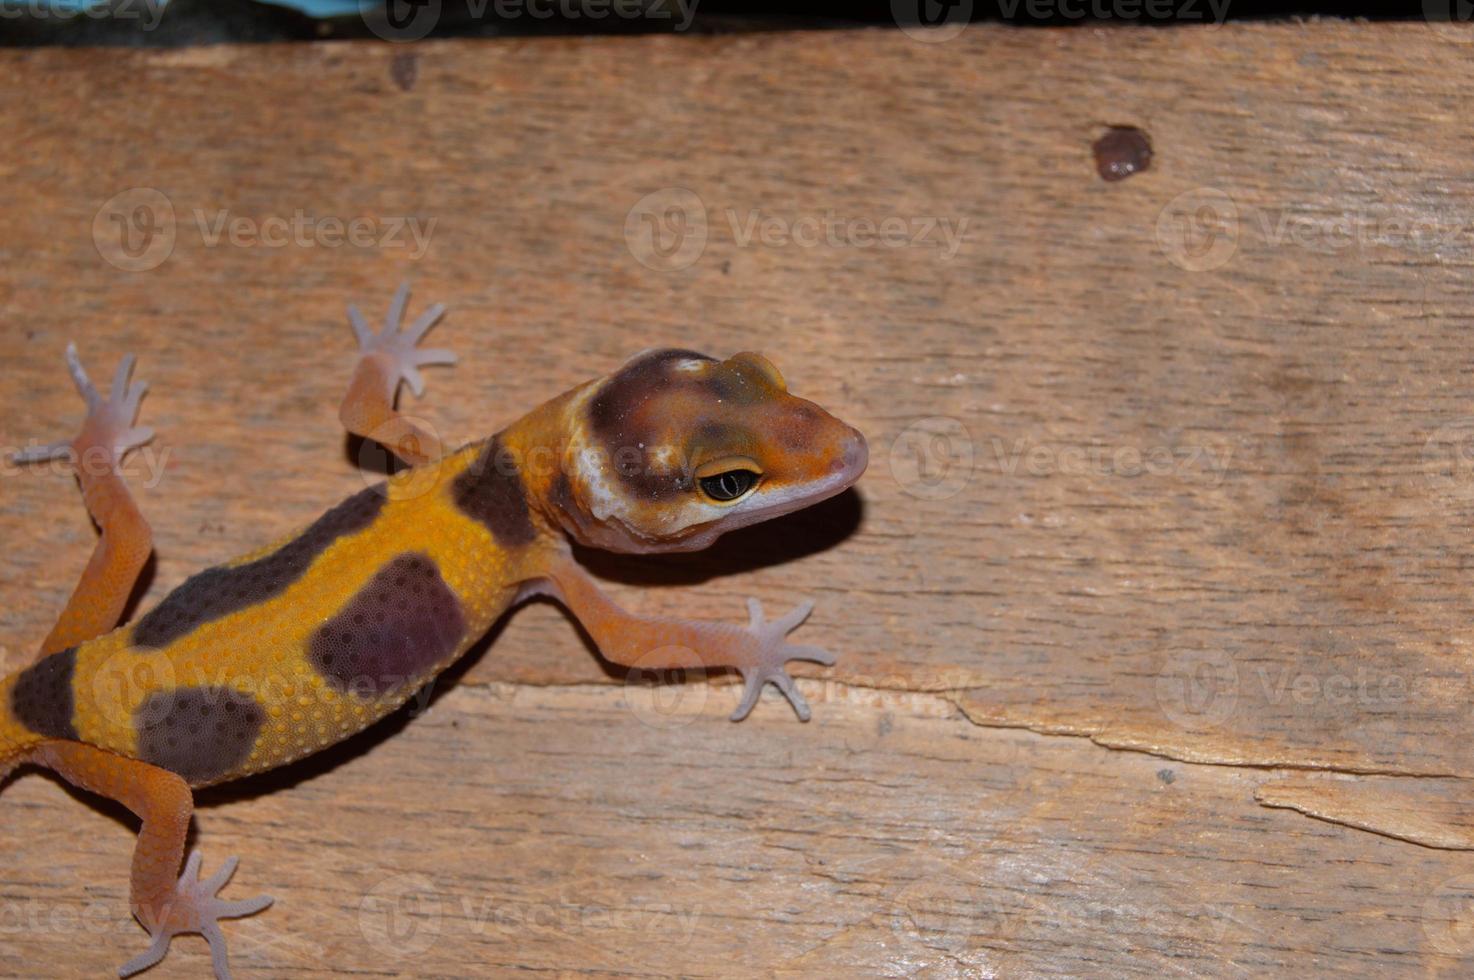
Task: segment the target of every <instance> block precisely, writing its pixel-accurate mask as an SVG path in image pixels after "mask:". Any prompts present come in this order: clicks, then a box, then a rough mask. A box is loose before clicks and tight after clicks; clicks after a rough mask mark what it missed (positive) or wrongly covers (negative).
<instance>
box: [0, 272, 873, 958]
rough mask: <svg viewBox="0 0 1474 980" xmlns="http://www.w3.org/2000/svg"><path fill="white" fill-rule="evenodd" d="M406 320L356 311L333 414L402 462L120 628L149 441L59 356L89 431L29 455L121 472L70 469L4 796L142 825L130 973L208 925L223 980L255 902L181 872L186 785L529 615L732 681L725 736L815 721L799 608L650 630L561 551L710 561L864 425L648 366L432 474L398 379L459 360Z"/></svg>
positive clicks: (381, 695)
mask: <svg viewBox="0 0 1474 980" xmlns="http://www.w3.org/2000/svg"><path fill="white" fill-rule="evenodd" d="M406 301H407V292H406V290H405V289H401V290H400V292H399V293H398V294H397V295H396V297H395V300H394V303H393V304H392V306H391V311H390V315H389V321H388V323H387V325H386V327H385V329H384V331H383V332H382V333H380V334H377V335H372V334H370V333H369V332H368V330H367V328H366V327H364V326H363V324H362V320H361V318H360V317H359V316H358V315H357V313H356V311H352V310H350V316H351V317H352V320H353V323H354V326H355V331H356V332H357V334H358V336H359V341H360V345H361V351H362V357H361V359H360V361H359V365H358V367H357V369H356V371H355V374H354V377H353V380H352V383H351V384H350V387H349V394H348V397H347V398H346V399H345V401H344V404H343V407H342V409H341V411H340V416H341V418H342V419H343V421H344V423H345V424H346V425H347V426H348V428H349V429H350V430H352V431H355V432H357V433H359V434H361V435H365V436H368V437H370V438H374V439H376V440H378V441H381V442H383V443H385V444H386V445H387V446H389V447H390V448H391V449H393V450H394V451H395V453H396V454H397V455H399V456H400V457H401V458H402V459H404V460H405V461H406V462H409V463H412V464H416V465H413V467H412V468H411V469H408V470H405V471H403V472H401V473H398V474H396V475H394V476H392V477H390V478H389V479H388V480H387V481H384V482H383V483H380V484H378V485H375V486H372V487H368V488H366V489H365V490H363V491H360V492H359V493H357V494H354V495H353V496H351V497H349V498H348V499H347V500H345V501H342V502H341V503H339V504H338V505H337V506H335V507H333V508H332V509H330V510H329V511H328V512H327V513H325V514H324V515H323V516H322V517H320V518H319V519H318V520H317V521H315V522H314V523H312V524H311V525H308V526H307V527H305V528H303V529H302V530H300V531H299V532H297V533H295V534H293V535H289V536H288V537H286V538H284V539H282V540H280V541H277V542H275V543H273V544H271V545H269V546H267V547H265V548H262V549H259V550H257V551H255V552H252V553H250V554H247V555H245V556H242V557H240V558H238V559H235V560H234V561H231V562H228V563H227V564H225V565H221V566H217V567H215V568H212V569H208V570H206V571H205V572H202V573H200V574H198V575H196V576H194V577H192V578H190V579H189V580H187V581H186V582H185V583H183V584H182V585H181V586H179V587H178V588H177V589H175V590H174V591H173V592H171V593H170V594H169V595H168V596H166V597H165V598H164V599H163V600H162V601H161V602H160V603H158V604H157V605H156V606H154V607H153V608H151V609H149V610H148V611H146V612H145V613H143V614H142V615H141V616H139V617H138V618H137V619H135V620H134V621H133V622H132V623H129V624H128V625H125V626H122V627H119V628H116V629H110V627H111V626H112V625H113V623H115V622H116V619H117V618H118V615H119V614H120V612H121V609H122V604H123V601H124V600H125V599H126V596H127V592H128V589H129V588H130V587H131V584H132V581H133V579H134V577H135V576H136V573H137V571H138V569H139V567H141V564H142V560H143V558H145V557H146V556H147V553H148V550H149V536H148V528H147V524H146V522H144V521H143V520H142V518H141V515H139V514H138V512H137V509H136V507H134V506H133V503H132V500H131V497H130V496H129V495H128V491H127V489H126V486H124V485H123V483H122V480H121V477H120V476H119V475H118V473H117V466H116V464H117V462H118V461H120V460H121V458H122V455H123V454H124V453H125V452H126V451H127V450H128V449H129V448H132V446H134V445H137V444H139V443H140V442H141V441H144V440H146V438H147V436H148V433H147V432H146V430H139V429H134V428H133V427H132V423H133V416H134V414H136V411H137V407H138V399H139V398H140V397H141V395H142V390H141V387H140V386H138V385H130V384H129V377H128V375H129V371H130V369H131V360H130V359H125V361H124V364H123V366H122V367H121V368H120V370H119V372H118V375H117V378H116V379H115V381H114V385H113V390H112V392H111V395H110V397H109V399H108V400H106V401H104V400H103V399H102V398H101V396H99V395H98V394H97V392H96V391H95V389H92V387H91V385H90V382H88V381H87V379H86V377H85V375H84V374H83V373H82V371H81V366H80V363H78V362H77V361H76V358H75V354H74V353H73V352H70V351H69V361H70V363H71V365H72V369H73V376H74V379H75V380H76V381H77V384H78V387H79V390H81V391H82V393H83V395H84V397H85V398H86V399H87V401H88V406H89V415H88V421H87V423H85V424H84V427H83V431H82V434H81V435H79V436H78V437H77V439H76V440H73V441H72V442H71V443H67V444H57V445H54V446H50V447H43V449H42V450H41V451H39V452H35V451H33V452H32V453H30V454H28V455H27V454H23V455H22V458H30V459H38V458H45V457H46V455H47V454H51V455H60V454H62V453H63V452H65V453H67V454H69V456H70V458H72V459H74V460H75V459H77V458H80V457H81V456H82V455H83V454H84V452H87V451H89V450H96V449H98V448H101V449H103V450H104V451H105V452H106V453H107V454H108V458H109V460H110V461H111V463H112V464H113V465H111V466H110V467H108V469H107V472H106V473H103V474H101V475H99V474H97V473H94V472H91V471H90V470H88V469H84V468H78V471H77V472H78V477H79V480H80V482H81V483H82V488H83V493H84V499H86V501H87V503H88V506H89V509H90V510H91V511H92V513H93V516H94V517H95V518H96V519H97V521H98V524H99V526H101V527H102V529H103V535H102V539H101V540H100V541H99V545H98V549H97V551H96V553H95V554H94V556H93V561H92V562H91V564H89V566H88V569H87V572H86V574H84V576H83V580H82V583H81V584H80V585H79V586H78V589H77V591H76V593H75V594H74V595H73V597H72V600H71V602H70V603H69V604H68V607H67V609H66V610H65V611H64V612H63V614H62V616H61V618H60V619H59V620H58V623H57V627H56V629H54V630H53V631H52V634H51V635H50V636H49V637H48V638H47V641H46V642H45V644H43V647H42V654H43V656H41V657H40V658H39V659H38V660H37V662H36V663H35V664H33V665H31V666H30V667H27V668H25V669H23V670H21V671H18V672H16V673H15V674H13V675H11V676H10V677H8V678H6V679H4V680H3V681H0V778H3V775H4V774H5V773H6V772H8V771H9V770H10V769H12V768H14V767H15V766H17V765H19V764H21V763H23V762H33V763H37V764H40V765H43V766H47V767H50V768H53V769H55V770H57V771H58V772H60V773H61V774H62V775H63V776H65V777H66V778H68V779H69V780H71V781H72V782H74V783H76V784H78V785H80V786H83V787H84V788H88V789H92V790H94V791H97V792H101V793H104V794H105V795H108V796H111V797H113V798H115V799H118V800H120V801H121V802H123V803H124V804H125V805H127V806H129V807H130V808H131V809H133V810H134V811H135V812H136V813H138V814H139V815H140V816H141V817H142V818H143V827H142V829H141V831H140V834H139V844H138V847H137V849H136V851H135V855H134V863H133V878H132V885H133V889H132V890H133V898H132V904H133V910H134V913H135V915H136V916H137V917H138V918H139V920H140V922H141V923H142V924H143V925H144V926H145V928H147V929H148V930H149V932H150V933H151V934H152V936H153V938H154V944H153V946H152V947H150V949H149V951H148V952H147V953H145V954H144V955H143V956H140V957H138V958H137V959H135V960H134V961H132V962H130V963H129V964H127V965H126V966H125V967H124V973H125V975H126V974H128V973H132V972H136V971H138V970H141V969H144V968H146V967H148V966H150V965H152V964H153V963H155V962H157V961H158V960H159V959H161V958H162V957H163V955H164V954H165V953H166V952H167V950H168V945H169V941H170V939H171V938H172V936H173V935H175V934H178V933H182V932H200V933H203V934H204V935H205V936H206V938H207V939H208V940H209V941H210V945H211V949H212V953H213V955H214V959H215V970H216V973H217V975H218V976H222V977H223V976H225V975H227V973H228V967H227V963H226V957H225V944H224V939H223V936H222V934H221V933H220V930H219V927H218V925H217V921H218V920H219V919H221V918H227V917H231V916H236V915H243V914H250V913H252V912H255V911H259V910H260V909H261V908H264V907H265V906H266V905H267V904H269V903H270V899H257V900H250V901H246V902H228V901H223V900H220V899H218V898H216V897H215V892H216V891H218V890H219V889H220V888H221V887H223V885H224V883H225V881H226V880H227V879H228V877H229V873H230V871H232V870H233V868H234V862H233V861H229V862H227V863H226V867H225V869H224V870H223V871H222V872H220V873H218V874H216V875H215V876H214V877H212V878H210V879H208V880H205V881H199V880H197V872H198V869H199V859H198V856H197V855H196V856H192V857H191V859H190V862H189V864H188V866H187V867H186V868H185V873H184V876H183V877H182V878H178V872H179V864H180V861H181V859H182V857H183V846H184V834H185V832H186V831H187V828H188V823H189V816H190V812H191V809H192V803H191V799H190V792H189V789H190V788H191V787H199V786H205V785H210V784H213V783H219V782H224V781H227V780H230V779H235V778H239V777H241V776H245V775H248V774H251V773H256V772H261V771H264V770H268V769H272V768H275V767H277V766H280V765H284V764H286V763H289V762H292V761H293V760H295V759H299V758H301V757H303V756H306V755H309V754H311V753H313V752H316V751H319V750H321V749H323V748H325V747H327V746H329V745H332V744H334V743H336V742H339V741H342V740H343V739H345V738H347V737H349V736H351V735H353V734H354V733H356V732H358V731H361V730H362V729H364V728H366V727H367V726H369V725H370V724H372V723H373V722H375V721H377V720H378V719H380V718H382V717H384V716H385V715H387V714H389V713H390V712H392V711H394V710H395V709H396V708H398V707H399V706H400V705H402V704H403V703H404V702H405V701H406V700H407V699H408V698H410V697H411V696H412V695H414V694H415V692H417V691H419V690H421V689H422V688H424V686H425V685H426V684H427V683H428V682H429V681H431V680H432V679H433V678H434V677H435V676H436V675H437V674H438V673H440V672H441V671H442V670H444V669H445V668H446V667H448V666H449V665H450V664H452V663H453V662H454V661H455V660H456V659H457V658H458V657H460V656H461V655H462V654H463V653H464V652H465V651H466V649H467V648H469V647H470V646H471V644H473V643H474V642H475V641H476V640H477V639H478V638H479V637H480V636H481V635H483V634H484V633H485V632H486V630H487V629H488V628H489V627H490V626H491V624H492V623H493V622H494V621H495V620H496V619H497V617H498V616H500V615H501V614H502V613H503V612H504V611H505V610H506V609H507V608H508V607H509V606H510V605H512V604H513V603H514V602H516V601H517V600H518V599H520V598H523V597H526V596H528V595H530V594H536V593H544V594H548V595H552V596H554V597H556V598H558V599H559V600H560V601H562V602H563V603H564V604H565V605H566V606H568V608H569V609H570V610H571V611H572V612H573V613H574V614H575V616H577V617H578V618H579V620H580V621H581V622H582V623H583V624H584V626H585V627H586V628H587V629H588V631H589V633H590V635H591V636H592V637H593V639H594V640H595V642H596V643H597V644H598V646H599V648H600V650H601V652H602V653H603V654H604V655H605V656H606V657H608V658H609V659H610V660H613V661H615V662H616V663H620V664H623V665H627V666H637V667H641V668H646V669H666V668H683V667H688V668H721V667H728V668H733V669H736V670H738V671H740V672H741V673H742V674H743V675H744V677H745V679H746V682H747V685H746V689H745V691H744V697H743V700H742V704H741V706H740V707H739V708H738V711H737V713H736V714H735V715H734V718H740V717H742V716H744V715H745V714H746V713H747V712H748V711H749V710H751V708H752V706H753V704H754V703H755V701H756V699H757V696H758V694H759V693H760V691H761V689H762V687H763V685H764V684H765V683H766V682H768V681H772V682H774V683H775V684H777V685H778V686H779V688H780V689H781V690H782V691H783V692H784V693H785V694H786V695H787V696H788V697H789V699H790V700H791V701H792V702H793V705H794V707H795V710H796V711H797V712H798V713H799V716H800V717H801V718H804V719H806V718H807V717H808V709H807V706H806V705H805V704H804V702H803V699H802V697H801V696H800V695H799V694H798V692H797V691H796V690H795V689H794V688H793V685H792V682H791V680H790V679H789V678H788V676H787V674H786V672H785V670H784V663H785V662H786V661H787V660H791V659H807V660H813V661H817V662H820V663H832V662H833V661H832V657H830V656H829V655H828V654H827V653H825V652H824V651H822V650H817V649H815V648H813V647H804V646H795V645H791V644H788V643H787V642H786V640H785V639H784V637H785V635H786V634H787V633H788V632H789V631H791V630H792V629H794V628H795V627H797V625H798V624H799V623H800V622H802V620H803V618H804V616H806V615H807V612H808V609H809V608H810V607H809V606H808V604H802V605H800V607H799V608H798V609H796V610H794V611H793V612H792V613H790V614H789V615H787V616H785V617H783V618H781V619H779V620H777V621H775V622H772V623H769V622H767V621H766V620H765V619H764V617H763V615H762V612H761V609H760V608H759V607H757V605H756V603H755V602H752V603H750V607H751V612H752V620H751V623H750V625H749V626H748V627H747V628H745V629H744V628H740V627H735V626H728V625H722V624H712V623H700V622H694V621H688V620H681V619H663V618H661V619H642V618H639V617H636V616H633V615H631V614H629V613H627V612H625V611H624V610H622V609H620V608H619V607H618V606H616V605H615V604H614V603H612V602H611V601H610V600H609V599H608V598H606V597H605V596H604V595H603V594H602V592H600V591H599V589H598V588H597V586H596V585H595V584H594V583H593V581H592V579H590V578H589V577H588V576H587V574H586V573H584V572H583V571H582V570H581V569H580V568H579V566H578V565H577V563H576V562H575V561H574V560H573V557H572V552H571V549H570V547H569V542H570V541H576V542H579V543H582V544H585V545H590V546H594V547H600V548H605V549H609V550H614V551H625V552H655V551H682V550H692V549H696V548H702V547H706V546H707V545H709V544H710V543H711V542H712V541H714V540H715V539H716V538H717V537H718V536H719V535H720V534H722V533H724V532H725V531H728V530H731V529H733V528H736V527H741V526H744V525H747V524H751V523H754V522H756V521H759V520H765V519H768V518H771V517H775V516H778V515H779V514H783V513H788V512H790V511H793V510H796V509H799V508H801V507H804V506H807V505H809V504H811V503H814V502H816V501H818V500H821V499H824V498H826V497H829V496H832V495H833V494H836V493H839V492H840V491H842V490H844V489H845V488H846V487H848V486H850V485H851V484H853V483H854V482H855V480H856V479H858V478H859V476H860V474H861V473H862V472H863V470H864V468H865V464H866V451H865V443H864V439H863V437H861V436H860V434H859V433H858V432H857V431H856V430H854V429H852V428H850V427H849V426H847V425H845V424H844V423H842V422H839V421H838V420H837V419H835V418H833V417H832V416H830V415H829V414H828V413H826V412H824V411H823V410H822V409H820V408H819V407H818V406H817V405H814V404H813V403H811V402H807V401H804V400H803V399H800V398H797V397H795V396H793V395H791V394H789V393H788V391H787V387H786V385H785V383H784V381H783V379H782V377H781V375H779V374H778V371H777V369H776V368H774V367H773V366H772V365H771V364H770V363H769V362H767V361H766V360H765V359H763V358H762V357H760V356H759V355H756V354H738V355H735V356H733V357H731V358H728V359H727V360H721V361H719V360H716V359H713V358H709V357H706V356H704V355H700V354H696V353H694V352H690V351H678V350H656V351H647V352H645V353H643V354H641V355H637V356H636V357H635V358H634V359H632V360H631V361H630V362H628V363H627V364H626V365H625V366H624V367H622V368H621V369H620V370H619V371H617V372H615V373H614V374H612V375H610V376H608V377H607V378H604V379H600V380H598V381H593V382H589V383H586V384H584V385H580V386H579V387H577V388H575V389H573V390H572V391H570V392H567V393H565V394H564V395H561V396H559V397H557V398H555V399H553V400H552V401H549V402H548V403H546V404H544V405H543V406H541V407H539V408H538V409H536V410H534V411H533V412H531V413H530V414H528V415H526V416H524V417H523V418H522V419H520V420H519V421H517V422H516V423H514V424H513V425H511V426H509V427H508V428H507V429H505V430H503V431H502V432H500V433H498V434H496V435H494V436H492V437H490V438H488V439H485V440H482V441H480V442H476V443H472V444H470V445H468V446H466V447H464V448H462V449H460V450H458V451H456V452H453V453H449V454H446V455H443V456H442V455H441V454H440V452H439V450H438V443H437V441H436V440H435V439H434V438H433V436H432V435H430V434H429V433H427V432H425V431H424V430H423V429H422V428H420V427H418V426H416V425H415V424H414V423H413V422H412V421H411V420H409V419H407V418H405V417H403V416H400V415H399V414H398V413H397V412H395V410H394V407H393V403H394V397H395V394H396V392H397V389H398V387H399V384H400V383H401V381H403V382H405V383H408V384H409V385H410V386H411V388H413V389H415V390H416V391H417V392H418V390H419V388H420V381H419V375H418V372H417V370H416V369H417V367H418V366H420V365H423V364H429V363H448V362H449V361H450V360H452V359H453V357H452V356H451V355H449V352H446V351H435V350H429V351H426V350H417V349H416V348H415V344H416V343H417V342H418V340H419V339H420V337H421V336H423V334H424V333H425V332H426V331H427V330H428V329H429V328H430V326H431V325H433V323H434V322H435V319H436V318H437V317H438V316H439V313H440V312H441V311H440V308H439V307H436V308H433V309H432V310H430V311H429V312H428V313H427V314H425V315H424V316H422V317H420V319H419V320H417V321H416V322H415V323H414V324H413V325H412V326H411V327H410V328H408V329H407V330H405V331H402V332H401V331H400V329H399V320H400V317H401V316H402V314H403V310H404V306H405V302H406ZM176 879H177V880H176Z"/></svg>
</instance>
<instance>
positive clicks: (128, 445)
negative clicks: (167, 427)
mask: <svg viewBox="0 0 1474 980" xmlns="http://www.w3.org/2000/svg"><path fill="white" fill-rule="evenodd" d="M135 360H136V359H135V358H134V356H133V355H132V354H125V355H123V359H122V360H121V361H119V362H118V369H117V371H116V372H115V373H114V374H113V384H112V388H111V389H110V390H109V391H108V394H107V397H106V398H104V397H103V396H102V395H101V394H100V393H99V392H98V390H97V387H96V386H95V385H93V383H92V380H91V379H90V378H88V377H87V372H86V371H85V370H83V368H82V359H81V358H80V357H78V356H77V345H76V344H67V371H68V373H70V374H71V376H72V384H73V385H74V386H75V387H76V389H77V393H78V394H79V395H81V396H82V400H83V401H85V402H86V403H87V418H86V419H85V420H83V422H82V428H81V429H80V430H79V431H78V432H77V435H76V437H75V438H74V439H71V440H69V441H65V442H51V443H47V444H45V445H41V446H31V447H29V448H27V449H21V450H18V451H16V452H14V453H11V456H10V458H11V461H12V462H15V463H39V462H45V461H47V460H52V459H67V460H70V461H71V462H72V464H73V465H74V466H75V465H78V464H81V463H88V464H89V465H90V464H91V460H92V457H93V456H94V454H96V453H101V454H103V459H102V461H103V462H104V463H106V464H107V465H108V466H111V467H116V465H117V464H118V463H119V462H120V461H121V460H122V458H123V456H124V454H126V453H127V452H128V451H129V450H132V449H137V448H138V447H139V446H142V445H143V444H145V443H147V442H148V441H149V440H150V439H152V438H153V437H154V430H153V429H151V428H149V427H148V426H146V425H143V426H135V425H134V424H133V423H134V421H135V420H137V418H138V404H139V402H141V401H142V400H143V396H144V393H145V392H147V391H148V382H147V381H133V380H131V378H132V375H133V364H134V362H135Z"/></svg>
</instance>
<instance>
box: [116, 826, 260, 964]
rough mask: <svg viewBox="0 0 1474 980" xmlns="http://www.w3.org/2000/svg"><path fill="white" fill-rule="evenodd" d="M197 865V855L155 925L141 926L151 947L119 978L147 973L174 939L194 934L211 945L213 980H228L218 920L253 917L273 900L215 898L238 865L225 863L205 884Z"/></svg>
mask: <svg viewBox="0 0 1474 980" xmlns="http://www.w3.org/2000/svg"><path fill="white" fill-rule="evenodd" d="M200 862H201V858H200V852H199V851H195V852H193V853H191V854H190V856H189V860H188V861H186V862H185V865H184V874H182V875H180V876H179V884H178V885H177V886H176V887H175V893H174V897H173V898H172V899H170V900H169V902H168V904H167V905H165V906H164V909H163V911H162V912H161V913H160V914H159V922H158V924H157V925H152V926H150V925H148V923H144V925H145V926H146V927H147V928H148V930H149V934H150V935H151V936H153V940H154V941H153V945H151V946H150V947H149V948H148V951H147V952H145V953H143V954H142V955H140V956H136V957H134V958H133V959H131V960H129V961H128V962H127V963H124V964H123V966H122V967H121V968H120V969H119V970H118V976H120V977H130V976H132V975H133V974H135V973H138V972H140V971H142V970H147V969H148V968H149V967H151V966H153V965H154V964H155V963H157V962H159V961H160V960H162V959H163V958H164V954H165V953H167V952H169V943H170V942H171V941H172V940H173V939H174V937H175V936H177V935H180V934H181V933H186V932H197V933H199V934H200V935H202V936H204V937H205V940H206V941H207V942H208V943H209V944H210V961H211V962H212V963H213V964H214V967H215V977H216V980H229V977H230V963H229V959H228V957H227V955H226V950H225V934H224V933H222V932H221V931H220V924H219V923H220V920H221V919H235V918H239V917H240V916H243V915H254V914H255V913H257V912H260V911H261V910H262V909H264V908H266V907H267V906H269V905H270V904H271V903H272V901H273V899H272V898H271V897H269V896H267V895H258V896H257V897H255V898H248V899H244V900H242V901H237V902H227V901H224V900H222V899H219V898H216V897H215V896H216V894H217V893H218V892H219V891H220V889H222V888H224V887H225V885H226V883H227V882H228V881H230V876H231V875H233V874H235V868H236V865H237V864H238V863H239V861H238V859H236V858H229V859H227V860H226V862H225V863H224V864H223V865H221V867H220V870H219V871H217V872H215V873H214V874H213V875H211V876H210V877H209V878H206V879H204V880H200V877H199V874H200Z"/></svg>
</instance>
